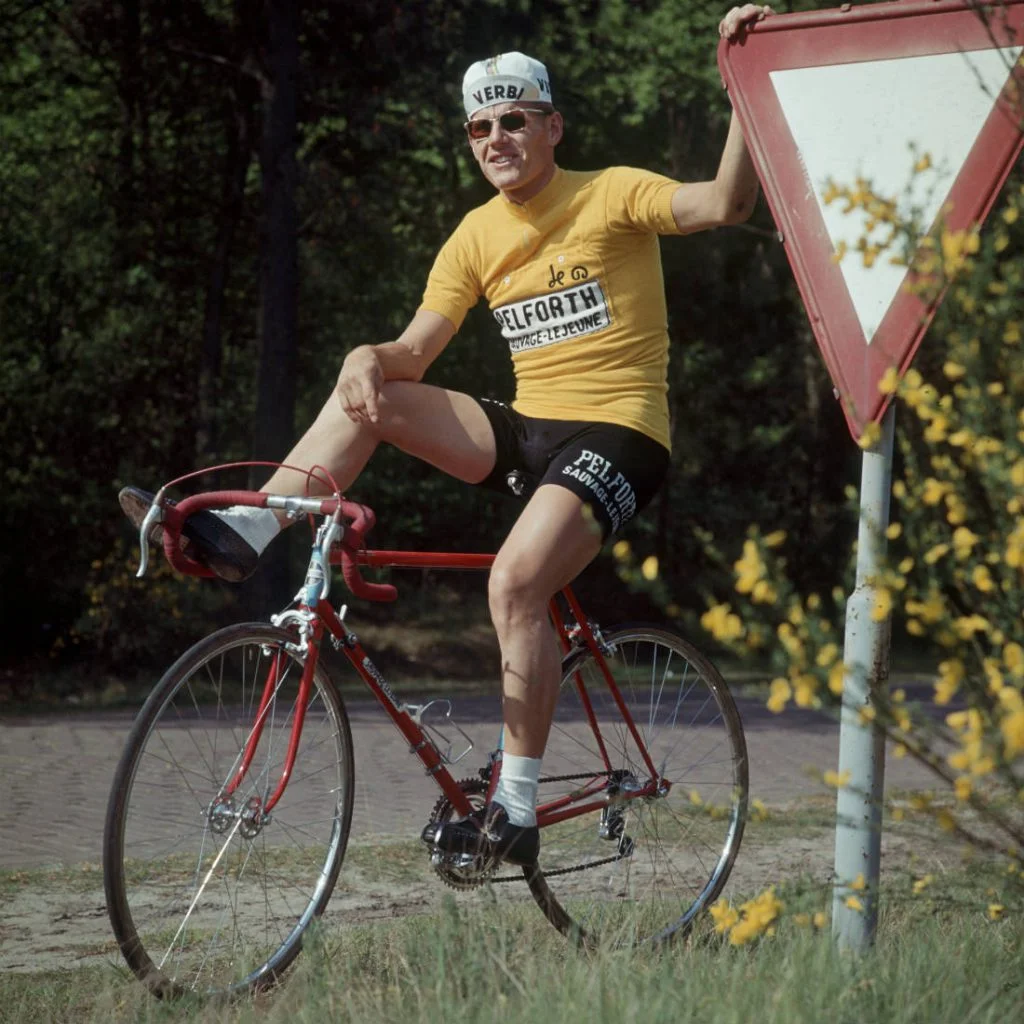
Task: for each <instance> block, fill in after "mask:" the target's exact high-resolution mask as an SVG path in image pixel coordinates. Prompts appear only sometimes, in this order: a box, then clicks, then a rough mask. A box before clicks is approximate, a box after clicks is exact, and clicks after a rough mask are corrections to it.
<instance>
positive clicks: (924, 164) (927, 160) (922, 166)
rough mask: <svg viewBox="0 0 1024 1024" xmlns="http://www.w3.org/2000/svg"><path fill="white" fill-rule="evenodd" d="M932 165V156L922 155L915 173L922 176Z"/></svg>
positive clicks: (915, 165) (915, 167)
mask: <svg viewBox="0 0 1024 1024" xmlns="http://www.w3.org/2000/svg"><path fill="white" fill-rule="evenodd" d="M931 165H932V158H931V155H930V154H928V153H922V154H921V157H920V159H919V160H918V161H917V163H916V164H914V173H915V174H922V173H924V172H925V171H927V170H928V168H929V167H931Z"/></svg>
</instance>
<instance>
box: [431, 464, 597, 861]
mask: <svg viewBox="0 0 1024 1024" xmlns="http://www.w3.org/2000/svg"><path fill="white" fill-rule="evenodd" d="M600 548H601V536H600V534H599V533H598V532H597V530H596V529H595V524H594V522H593V520H592V519H584V517H583V502H582V501H581V500H580V498H578V497H577V496H576V495H575V494H573V493H572V492H571V491H568V490H566V489H565V488H563V487H559V486H558V485H556V484H545V485H542V486H540V487H538V488H537V491H536V493H535V494H534V496H533V497H532V498H531V499H530V501H529V503H528V504H527V506H526V508H525V509H524V510H523V513H522V515H521V516H520V517H519V519H518V520H517V521H516V525H515V526H514V527H513V528H512V532H511V533H510V534H509V536H508V538H507V539H506V541H505V543H504V544H503V545H502V547H501V550H500V551H499V552H498V557H497V559H496V560H495V563H494V567H493V569H492V570H491V578H490V586H489V598H490V605H491V618H492V619H493V621H494V627H495V630H496V631H497V634H498V641H499V643H500V645H501V668H502V701H503V717H504V722H505V737H504V743H503V753H502V764H501V774H500V775H499V778H498V786H497V789H496V790H495V792H494V795H493V798H492V802H491V803H489V804H488V805H487V806H486V807H484V808H482V809H481V810H479V811H475V812H473V814H471V815H470V816H469V817H468V818H465V819H463V820H462V821H456V822H449V823H448V824H446V825H444V826H442V827H436V826H430V827H428V829H426V830H425V831H424V834H423V838H424V840H425V841H426V842H427V843H428V844H431V845H433V844H436V845H438V846H439V847H440V848H441V849H443V850H445V851H447V852H448V853H451V854H459V853H469V854H482V855H484V856H486V857H494V858H499V859H505V860H507V861H509V862H510V863H513V864H533V863H535V862H536V860H537V854H538V850H539V847H540V837H539V832H538V829H537V817H536V801H537V779H538V776H539V774H540V764H541V757H542V755H543V753H544V747H545V745H546V743H547V738H548V732H549V731H550V729H551V719H552V717H553V715H554V710H555V702H556V701H557V699H558V684H559V676H560V674H561V673H560V666H561V657H560V652H559V650H558V645H557V641H556V638H555V635H554V631H553V630H552V628H551V623H550V622H549V620H548V603H549V601H550V599H551V597H552V596H553V595H554V594H555V593H557V592H558V591H559V590H561V588H562V587H564V586H565V585H566V584H567V583H569V582H571V581H572V580H573V579H575V577H576V576H577V575H579V573H580V572H581V571H582V570H583V569H584V568H585V567H586V565H587V564H588V563H589V562H590V561H592V559H593V558H594V556H595V555H596V554H597V552H598V551H599V550H600Z"/></svg>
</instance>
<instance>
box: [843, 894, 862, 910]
mask: <svg viewBox="0 0 1024 1024" xmlns="http://www.w3.org/2000/svg"><path fill="white" fill-rule="evenodd" d="M843 903H845V904H846V906H848V907H849V908H850V909H851V910H857V911H861V910H863V909H864V904H863V903H861V901H860V900H859V899H857V897H856V896H847V897H846V899H845V900H843Z"/></svg>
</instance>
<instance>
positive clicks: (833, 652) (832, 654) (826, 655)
mask: <svg viewBox="0 0 1024 1024" xmlns="http://www.w3.org/2000/svg"><path fill="white" fill-rule="evenodd" d="M838 657H839V645H838V644H833V643H828V644H825V646H824V647H822V649H821V650H820V651H818V654H817V657H816V658H815V659H814V662H815V664H816V665H818V666H819V667H821V668H828V666H829V665H831V664H832V663H833V662H834V661H835V660H836V658H838Z"/></svg>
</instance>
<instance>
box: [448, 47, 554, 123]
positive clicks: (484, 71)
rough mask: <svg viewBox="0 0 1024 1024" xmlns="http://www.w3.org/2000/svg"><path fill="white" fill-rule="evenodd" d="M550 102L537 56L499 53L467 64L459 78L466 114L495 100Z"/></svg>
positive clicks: (545, 73) (545, 74) (548, 82)
mask: <svg viewBox="0 0 1024 1024" xmlns="http://www.w3.org/2000/svg"><path fill="white" fill-rule="evenodd" d="M516 101H522V102H525V103H546V104H548V105H550V104H551V102H552V100H551V79H550V78H548V69H547V68H546V67H544V65H543V64H541V62H540V61H539V60H534V59H533V58H532V57H527V56H526V54H525V53H517V52H516V51H515V50H513V51H512V52H511V53H499V54H498V55H497V57H489V58H488V59H487V60H478V61H477V62H476V63H475V64H471V65H470V66H469V70H468V71H467V72H466V74H465V76H464V77H463V79H462V102H463V104H464V105H465V107H466V117H473V116H474V115H475V114H476V113H477V112H478V111H480V110H483V108H484V107H489V106H492V105H493V104H495V103H509V102H516Z"/></svg>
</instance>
